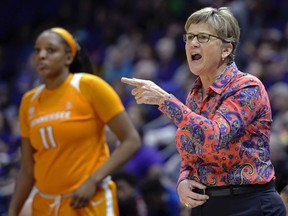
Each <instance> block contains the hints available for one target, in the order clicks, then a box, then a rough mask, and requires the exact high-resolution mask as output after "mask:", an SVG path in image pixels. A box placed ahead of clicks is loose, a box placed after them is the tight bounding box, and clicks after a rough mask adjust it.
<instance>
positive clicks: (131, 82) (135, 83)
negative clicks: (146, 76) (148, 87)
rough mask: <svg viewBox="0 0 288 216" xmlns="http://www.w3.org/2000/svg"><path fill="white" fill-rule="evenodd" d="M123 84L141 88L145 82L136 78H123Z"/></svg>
mask: <svg viewBox="0 0 288 216" xmlns="http://www.w3.org/2000/svg"><path fill="white" fill-rule="evenodd" d="M121 82H123V83H126V84H129V85H132V86H140V85H143V84H144V83H143V81H142V80H140V79H136V78H132V79H131V78H127V77H122V78H121Z"/></svg>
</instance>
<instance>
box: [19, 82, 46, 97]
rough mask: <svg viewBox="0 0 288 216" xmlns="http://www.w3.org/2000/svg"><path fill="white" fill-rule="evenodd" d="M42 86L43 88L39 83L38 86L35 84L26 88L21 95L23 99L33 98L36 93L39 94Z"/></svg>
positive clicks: (43, 86)
mask: <svg viewBox="0 0 288 216" xmlns="http://www.w3.org/2000/svg"><path fill="white" fill-rule="evenodd" d="M44 88H45V85H44V84H40V85H39V86H36V87H34V88H32V89H30V90H28V91H27V92H25V94H24V95H23V100H33V98H35V97H37V95H39V94H40V93H41V92H42V90H43V89H44Z"/></svg>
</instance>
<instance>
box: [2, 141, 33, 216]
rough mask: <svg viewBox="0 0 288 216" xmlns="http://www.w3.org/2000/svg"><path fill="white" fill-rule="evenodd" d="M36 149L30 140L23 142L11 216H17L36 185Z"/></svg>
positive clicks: (10, 210) (10, 209) (11, 204)
mask: <svg viewBox="0 0 288 216" xmlns="http://www.w3.org/2000/svg"><path fill="white" fill-rule="evenodd" d="M33 153H34V149H33V147H32V145H31V143H30V140H29V139H28V138H22V142H21V167H20V171H19V174H18V176H17V178H16V184H15V190H14V194H13V197H12V200H11V203H10V207H9V213H8V215H9V216H17V215H18V214H19V212H20V211H21V209H22V206H23V204H24V203H25V201H26V199H27V198H28V196H29V194H30V192H31V190H32V188H33V185H34V174H33V168H34V160H33Z"/></svg>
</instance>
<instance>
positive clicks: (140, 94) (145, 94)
mask: <svg viewBox="0 0 288 216" xmlns="http://www.w3.org/2000/svg"><path fill="white" fill-rule="evenodd" d="M121 81H122V82H123V83H126V84H128V85H131V86H134V87H135V88H134V89H133V90H132V91H131V94H132V95H133V96H134V97H135V100H136V103H137V104H150V105H160V104H161V103H162V102H163V101H164V100H165V97H168V96H169V94H168V93H167V92H165V91H164V90H163V89H162V88H160V87H159V86H158V85H156V84H155V83H154V82H152V81H150V80H143V79H136V78H132V79H130V78H126V77H122V78H121Z"/></svg>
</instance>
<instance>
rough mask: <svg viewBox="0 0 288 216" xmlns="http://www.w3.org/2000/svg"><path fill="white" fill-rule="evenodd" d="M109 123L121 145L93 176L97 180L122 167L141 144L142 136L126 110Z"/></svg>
mask: <svg viewBox="0 0 288 216" xmlns="http://www.w3.org/2000/svg"><path fill="white" fill-rule="evenodd" d="M107 124H108V126H109V128H110V129H111V131H112V132H113V133H114V134H115V135H116V136H117V138H118V140H119V141H120V145H119V146H118V147H117V148H116V149H115V150H114V151H113V153H112V155H111V157H110V159H109V160H108V161H107V162H106V163H104V164H103V166H101V167H100V168H99V169H98V170H97V172H96V173H95V174H94V175H93V176H92V178H93V179H94V181H95V182H99V181H100V180H102V179H103V178H105V177H106V176H107V175H111V174H112V173H113V172H114V171H116V170H117V169H118V168H120V167H121V166H122V165H123V164H124V163H125V162H127V161H128V160H129V159H130V158H131V157H132V156H133V155H134V154H135V153H136V152H137V151H138V150H139V148H140V146H141V141H140V136H139V134H138V132H137V130H136V129H135V127H134V126H133V124H132V122H131V120H130V118H129V117H128V115H127V113H126V112H125V111H123V112H121V113H119V114H118V115H116V116H115V117H113V118H112V119H111V120H110V121H109V122H108V123H107Z"/></svg>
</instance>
